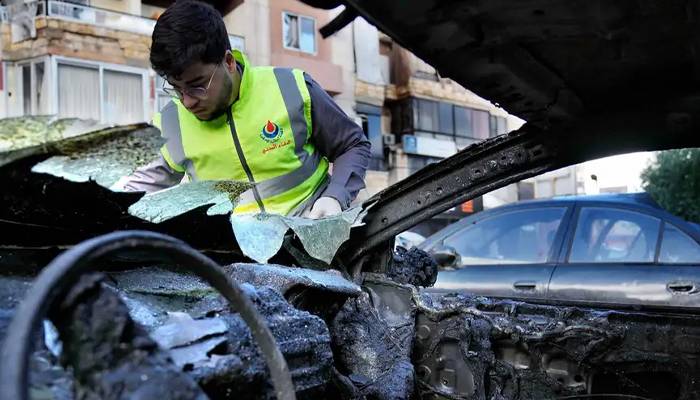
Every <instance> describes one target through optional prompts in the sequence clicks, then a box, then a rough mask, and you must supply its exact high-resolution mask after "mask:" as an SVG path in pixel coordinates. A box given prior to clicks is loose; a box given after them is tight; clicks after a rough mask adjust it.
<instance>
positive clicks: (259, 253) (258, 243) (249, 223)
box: [231, 214, 289, 264]
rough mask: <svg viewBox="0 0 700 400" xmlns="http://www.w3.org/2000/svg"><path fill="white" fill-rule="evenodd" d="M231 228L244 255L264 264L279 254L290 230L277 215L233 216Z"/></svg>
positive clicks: (282, 218)
mask: <svg viewBox="0 0 700 400" xmlns="http://www.w3.org/2000/svg"><path fill="white" fill-rule="evenodd" d="M231 227H232V228H233V234H234V236H236V241H237V242H238V246H239V247H240V248H241V250H242V251H243V254H244V255H245V256H246V257H249V258H251V259H253V260H255V261H257V262H259V263H262V264H264V263H267V262H268V260H270V258H272V256H274V255H275V254H277V252H278V251H279V250H280V248H281V247H282V242H283V241H284V235H285V234H286V233H287V231H288V230H289V227H288V226H287V224H286V223H285V221H284V217H282V216H280V215H275V214H243V215H237V214H233V215H231Z"/></svg>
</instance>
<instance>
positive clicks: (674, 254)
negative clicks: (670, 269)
mask: <svg viewBox="0 0 700 400" xmlns="http://www.w3.org/2000/svg"><path fill="white" fill-rule="evenodd" d="M659 262H662V263H667V264H700V244H698V243H697V242H696V241H695V240H693V239H692V238H691V237H690V236H688V235H686V234H685V233H683V232H681V231H680V229H678V228H676V227H675V226H673V225H671V224H669V223H668V222H667V223H666V225H665V226H664V237H663V239H662V240H661V253H660V254H659Z"/></svg>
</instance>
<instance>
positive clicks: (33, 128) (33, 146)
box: [0, 115, 106, 166]
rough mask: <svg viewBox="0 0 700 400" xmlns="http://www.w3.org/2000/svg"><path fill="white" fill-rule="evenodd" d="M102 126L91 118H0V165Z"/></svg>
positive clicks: (46, 150)
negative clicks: (89, 119)
mask: <svg viewBox="0 0 700 400" xmlns="http://www.w3.org/2000/svg"><path fill="white" fill-rule="evenodd" d="M105 127H106V126H105V125H100V124H97V123H96V122H95V121H87V120H80V119H75V118H67V119H58V118H57V117H56V116H49V115H44V116H31V117H17V118H5V119H0V166H2V165H5V164H8V163H10V162H12V161H14V160H18V159H20V158H23V157H26V156H30V155H34V154H44V153H48V152H50V151H52V150H55V145H56V144H57V143H58V142H61V141H65V140H66V139H70V138H75V137H77V136H82V135H85V134H87V133H91V132H92V133H97V132H101V131H103V130H104V128H105ZM92 136H94V135H92Z"/></svg>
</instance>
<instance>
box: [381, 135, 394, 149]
mask: <svg viewBox="0 0 700 400" xmlns="http://www.w3.org/2000/svg"><path fill="white" fill-rule="evenodd" d="M382 143H384V145H385V146H393V145H395V144H396V135H394V134H393V133H385V134H383V135H382Z"/></svg>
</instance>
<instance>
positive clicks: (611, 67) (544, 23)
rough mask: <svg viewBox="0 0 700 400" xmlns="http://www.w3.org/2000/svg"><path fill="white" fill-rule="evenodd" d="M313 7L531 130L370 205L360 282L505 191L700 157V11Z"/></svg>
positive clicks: (471, 150) (361, 234)
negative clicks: (667, 157)
mask: <svg viewBox="0 0 700 400" xmlns="http://www.w3.org/2000/svg"><path fill="white" fill-rule="evenodd" d="M306 2H307V3H308V4H310V5H314V6H317V7H324V8H330V7H331V6H334V5H339V4H344V5H345V7H346V10H345V11H344V12H343V13H342V14H341V15H340V16H339V18H338V20H336V21H334V22H331V23H330V24H329V26H328V27H326V28H322V31H323V29H326V31H327V32H328V33H330V32H332V31H333V30H335V29H338V28H340V27H342V22H343V21H342V20H344V21H345V22H347V21H350V20H352V17H354V16H357V15H359V16H362V17H364V18H365V19H366V20H367V21H369V22H370V23H372V24H374V25H375V26H376V27H377V28H378V29H379V30H381V31H383V32H384V33H386V34H387V35H389V36H390V37H391V38H393V39H394V40H395V41H396V42H397V43H399V44H401V45H402V46H403V47H405V48H407V49H408V50H410V51H412V52H413V53H414V54H416V55H417V56H418V57H420V58H421V59H423V60H424V61H426V62H428V63H429V64H431V65H432V66H434V67H435V68H436V69H437V70H438V71H439V72H440V74H441V76H444V77H449V78H451V79H453V80H454V81H456V82H458V83H460V84H461V85H463V86H464V87H467V88H469V89H470V90H472V91H473V92H475V93H476V94H478V95H479V96H481V97H484V98H486V99H488V100H490V101H492V102H494V103H495V104H497V105H499V106H501V107H503V108H504V109H506V110H507V111H508V112H510V113H511V114H514V115H517V116H519V117H521V118H523V119H524V120H526V121H527V123H526V124H525V125H524V126H523V127H522V128H521V129H519V130H517V131H514V132H511V133H510V134H509V135H506V136H502V137H498V138H494V139H490V140H488V141H485V142H482V143H479V144H476V145H473V146H471V147H468V148H466V149H464V150H463V151H462V152H460V153H458V154H456V155H455V156H453V157H451V158H448V159H446V160H443V161H442V162H440V163H437V164H434V165H431V166H429V167H427V168H425V169H423V170H421V171H419V172H418V173H416V174H414V175H412V176H410V177H409V178H407V179H406V180H404V181H402V182H399V183H397V184H396V185H393V186H392V187H390V188H388V189H386V190H385V191H383V192H381V193H379V194H377V195H376V196H374V197H373V198H371V199H370V200H369V201H368V202H367V203H366V204H367V205H368V206H371V208H370V210H369V214H368V215H367V217H366V218H365V222H366V223H367V224H366V226H365V227H364V228H363V229H362V230H358V231H357V232H355V233H354V236H353V238H352V239H351V242H350V243H349V244H348V245H347V246H346V252H345V256H344V257H345V260H346V261H347V262H348V263H349V264H352V265H353V266H354V267H353V268H355V269H357V270H359V269H367V268H368V267H367V264H366V263H367V261H368V260H370V259H372V254H373V251H372V250H373V249H377V248H383V249H385V248H387V247H388V246H389V245H390V242H391V239H392V238H393V236H394V235H396V234H397V233H399V232H401V231H403V230H405V229H407V228H409V227H411V226H412V225H414V224H416V223H417V222H420V221H421V220H423V219H426V218H429V217H431V216H433V215H436V214H438V213H440V212H442V211H445V210H447V209H449V208H451V207H453V206H455V205H457V204H459V203H461V202H464V201H466V200H468V199H470V198H472V197H475V196H478V195H481V194H483V193H486V192H488V191H491V190H493V189H496V188H498V187H501V186H504V185H507V184H509V183H513V182H517V181H519V180H522V179H525V178H528V177H531V176H535V175H538V174H541V173H544V172H547V171H550V170H553V169H556V168H561V167H565V166H568V165H573V164H576V163H579V162H583V161H586V160H590V159H594V158H599V157H603V156H608V155H614V154H621V153H627V152H633V151H649V150H664V149H670V148H681V147H698V146H700V134H699V133H698V127H699V125H700V96H698V89H699V87H698V77H699V74H698V72H700V64H699V62H698V50H700V47H699V45H700V36H698V35H697V31H698V20H699V19H700V3H697V2H688V1H665V0H638V1H635V0H624V1H623V0H593V1H560V2H551V1H544V0H533V1H524V2H523V1H505V0H499V1H439V0H406V1H402V2H400V3H397V2H395V1H391V0H346V1H324V0H308V1H306ZM329 28H333V29H329ZM381 253H385V252H381ZM374 254H375V255H376V254H377V253H374ZM363 260H364V261H363ZM382 263H383V262H382V261H380V262H375V263H370V264H374V265H381V264H382ZM363 264H364V265H365V266H362V265H363ZM369 269H372V267H371V266H370V267H369Z"/></svg>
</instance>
